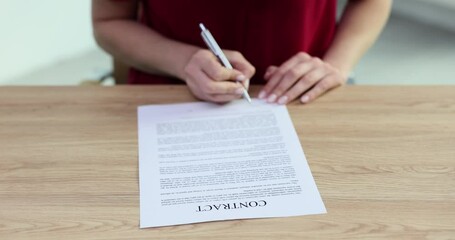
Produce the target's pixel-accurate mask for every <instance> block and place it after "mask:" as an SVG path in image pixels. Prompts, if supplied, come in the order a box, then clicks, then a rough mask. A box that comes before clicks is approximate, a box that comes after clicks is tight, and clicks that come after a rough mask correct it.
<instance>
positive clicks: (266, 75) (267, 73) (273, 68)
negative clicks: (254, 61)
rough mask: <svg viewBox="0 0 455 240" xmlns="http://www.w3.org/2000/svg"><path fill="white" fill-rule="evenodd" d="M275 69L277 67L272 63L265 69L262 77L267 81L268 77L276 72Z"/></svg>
mask: <svg viewBox="0 0 455 240" xmlns="http://www.w3.org/2000/svg"><path fill="white" fill-rule="evenodd" d="M277 69H278V67H277V66H274V65H272V66H270V67H268V68H267V70H266V71H265V74H264V79H265V80H266V81H268V80H269V79H270V77H271V76H272V75H273V74H274V73H275V72H276V70H277Z"/></svg>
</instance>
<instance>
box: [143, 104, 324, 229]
mask: <svg viewBox="0 0 455 240" xmlns="http://www.w3.org/2000/svg"><path fill="white" fill-rule="evenodd" d="M138 123H139V128H138V130H139V178H140V179H139V180H140V218H141V219H140V227H141V228H145V227H159V226H170V225H179V224H188V223H197V222H207V221H218V220H228V219H246V218H268V217H286V216H298V215H306V214H320V213H325V212H326V210H325V207H324V203H323V202H322V199H321V197H320V195H319V192H318V190H317V187H316V184H315V182H314V179H313V177H312V175H311V172H310V168H309V167H308V163H307V161H306V159H305V155H304V153H303V150H302V147H301V145H300V142H299V139H298V136H297V134H296V132H295V130H294V127H293V124H292V121H291V119H290V117H289V114H288V112H287V109H286V107H285V106H278V105H272V104H267V103H264V102H262V101H259V100H256V99H254V100H253V103H252V104H251V105H250V104H249V103H248V102H246V101H245V100H237V101H234V102H231V103H228V104H225V105H218V104H212V103H203V102H196V103H183V104H171V105H150V106H141V107H139V109H138Z"/></svg>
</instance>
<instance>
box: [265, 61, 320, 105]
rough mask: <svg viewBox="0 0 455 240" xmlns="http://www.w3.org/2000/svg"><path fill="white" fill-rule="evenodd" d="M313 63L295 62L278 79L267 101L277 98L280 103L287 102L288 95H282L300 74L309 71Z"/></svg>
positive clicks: (300, 76)
mask: <svg viewBox="0 0 455 240" xmlns="http://www.w3.org/2000/svg"><path fill="white" fill-rule="evenodd" d="M315 67H316V66H315V64H313V62H312V61H304V62H301V63H299V64H297V65H296V66H295V67H294V68H291V69H290V70H289V71H288V72H287V73H286V74H285V75H284V76H283V78H282V79H281V80H280V82H279V83H278V85H277V86H276V87H275V89H273V90H272V92H271V93H270V94H269V98H268V99H267V101H268V102H274V101H276V100H277V99H278V100H279V101H280V103H281V104H285V103H287V101H288V100H289V99H288V97H286V96H282V95H283V94H284V93H285V92H287V91H288V90H289V89H290V88H291V87H292V86H293V85H294V84H295V83H296V82H297V81H298V80H299V79H300V78H302V76H305V75H306V74H307V73H310V72H311V71H312V70H313V69H314V68H315Z"/></svg>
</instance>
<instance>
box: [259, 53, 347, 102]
mask: <svg viewBox="0 0 455 240" xmlns="http://www.w3.org/2000/svg"><path fill="white" fill-rule="evenodd" d="M264 79H265V80H266V81H267V84H266V85H265V86H264V88H263V89H262V91H261V92H260V93H259V98H260V99H267V102H269V103H274V102H276V103H278V104H287V103H289V102H291V101H293V100H294V99H296V98H298V97H300V101H301V102H302V103H309V102H311V101H313V100H314V99H316V98H317V97H319V96H320V95H322V94H323V93H325V92H327V91H329V90H330V89H332V88H335V87H338V86H340V85H342V84H344V83H345V82H346V80H347V74H342V73H341V72H340V71H339V70H338V69H336V68H335V67H333V66H331V65H330V64H329V63H327V62H324V61H322V60H321V59H319V58H316V57H311V56H310V55H308V54H307V53H304V52H300V53H298V54H296V55H295V56H294V57H292V58H291V59H289V60H288V61H286V62H285V63H283V64H282V65H281V66H279V67H276V66H270V67H269V68H268V69H267V72H266V73H265V76H264Z"/></svg>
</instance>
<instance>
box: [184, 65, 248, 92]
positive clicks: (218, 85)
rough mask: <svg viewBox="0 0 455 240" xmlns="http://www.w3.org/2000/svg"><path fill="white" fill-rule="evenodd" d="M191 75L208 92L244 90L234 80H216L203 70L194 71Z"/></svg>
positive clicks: (203, 90)
mask: <svg viewBox="0 0 455 240" xmlns="http://www.w3.org/2000/svg"><path fill="white" fill-rule="evenodd" d="M191 77H192V78H193V80H194V82H196V84H197V85H198V87H199V88H200V89H201V90H202V92H204V93H206V94H241V93H242V92H243V89H242V86H241V85H240V84H237V83H236V82H232V81H221V82H217V81H214V80H212V79H210V77H209V76H207V74H206V73H205V72H203V71H201V70H199V71H193V72H192V75H191Z"/></svg>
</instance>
